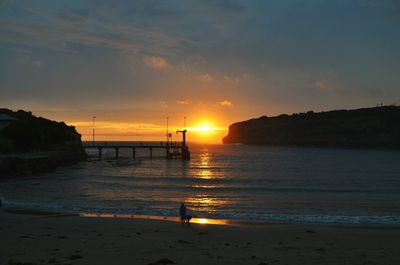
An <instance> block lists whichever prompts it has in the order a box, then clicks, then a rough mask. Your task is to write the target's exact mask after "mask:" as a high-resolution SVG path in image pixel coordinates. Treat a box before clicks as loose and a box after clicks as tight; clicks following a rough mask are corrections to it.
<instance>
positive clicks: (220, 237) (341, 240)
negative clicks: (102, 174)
mask: <svg viewBox="0 0 400 265" xmlns="http://www.w3.org/2000/svg"><path fill="white" fill-rule="evenodd" d="M4 210H5V209H4V208H1V209H0V236H1V238H2V240H4V242H7V244H3V246H2V248H1V249H0V264H37V265H38V264H122V263H131V264H173V263H174V264H238V265H239V264H245V265H246V264H249V265H257V264H258V265H260V264H262V265H264V264H304V265H305V264H355V265H358V264H360V265H361V264H380V265H385V264H388V265H389V264H391V265H392V264H399V263H400V251H399V249H398V245H399V244H400V229H399V228H400V227H376V226H374V227H368V226H367V227H365V226H361V227H360V226H357V227H359V228H361V229H357V227H354V226H352V227H349V226H337V225H329V224H295V223H262V224H260V225H249V224H243V225H240V226H234V225H211V224H196V223H193V224H191V225H190V226H189V227H187V226H186V225H181V224H179V223H177V222H171V221H162V220H151V219H125V218H98V217H93V218H83V217H79V216H77V215H43V214H41V215H32V214H19V213H11V212H6V211H4ZM353 228H356V229H353ZM166 261H171V262H173V263H168V262H166Z"/></svg>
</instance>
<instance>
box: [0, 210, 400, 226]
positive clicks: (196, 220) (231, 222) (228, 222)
mask: <svg viewBox="0 0 400 265" xmlns="http://www.w3.org/2000/svg"><path fill="white" fill-rule="evenodd" d="M0 211H1V207H0ZM2 211H3V212H5V213H11V214H21V215H28V216H46V217H64V216H71V217H72V216H74V217H80V218H94V219H96V218H98V219H128V220H129V219H131V220H149V221H162V222H172V223H180V219H179V217H178V216H162V215H146V214H124V213H94V212H62V211H52V210H48V209H41V208H23V207H8V206H3V207H2ZM190 223H191V224H200V225H202V224H205V225H225V226H263V225H271V224H287V225H315V226H336V227H349V228H385V229H400V224H377V223H334V222H326V223H323V222H299V221H297V222H296V221H276V220H239V219H218V218H208V217H201V216H197V217H193V218H192V219H191V221H190Z"/></svg>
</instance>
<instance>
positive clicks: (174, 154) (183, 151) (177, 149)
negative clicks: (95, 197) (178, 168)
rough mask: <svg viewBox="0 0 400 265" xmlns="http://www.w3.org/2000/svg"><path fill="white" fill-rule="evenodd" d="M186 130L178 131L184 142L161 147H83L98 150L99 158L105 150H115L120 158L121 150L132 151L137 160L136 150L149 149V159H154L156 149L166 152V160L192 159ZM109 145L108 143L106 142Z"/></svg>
mask: <svg viewBox="0 0 400 265" xmlns="http://www.w3.org/2000/svg"><path fill="white" fill-rule="evenodd" d="M186 132H187V131H186V130H183V131H177V132H176V133H177V134H178V133H182V142H180V143H172V142H169V141H168V142H166V143H164V142H160V145H150V144H146V145H144V144H143V143H140V144H135V145H126V144H125V145H118V144H110V143H108V144H104V145H101V144H93V143H86V144H84V145H83V147H84V148H85V149H97V150H98V154H99V158H101V157H102V156H103V149H114V150H115V157H116V158H119V150H120V149H131V150H132V157H133V159H135V158H136V150H137V149H147V150H149V157H150V158H153V150H154V149H158V150H159V149H164V150H165V158H167V159H184V160H186V159H190V151H189V147H188V146H187V145H186ZM106 143H107V142H106Z"/></svg>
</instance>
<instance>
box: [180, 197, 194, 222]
mask: <svg viewBox="0 0 400 265" xmlns="http://www.w3.org/2000/svg"><path fill="white" fill-rule="evenodd" d="M179 215H180V217H181V222H182V224H184V223H186V224H187V225H188V226H189V222H190V219H192V216H191V215H188V214H187V209H186V205H185V203H183V202H182V203H181V207H180V208H179Z"/></svg>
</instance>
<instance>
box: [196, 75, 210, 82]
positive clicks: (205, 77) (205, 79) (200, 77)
mask: <svg viewBox="0 0 400 265" xmlns="http://www.w3.org/2000/svg"><path fill="white" fill-rule="evenodd" d="M195 79H197V80H199V81H202V82H211V81H213V80H214V77H213V76H212V75H210V74H200V75H195Z"/></svg>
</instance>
